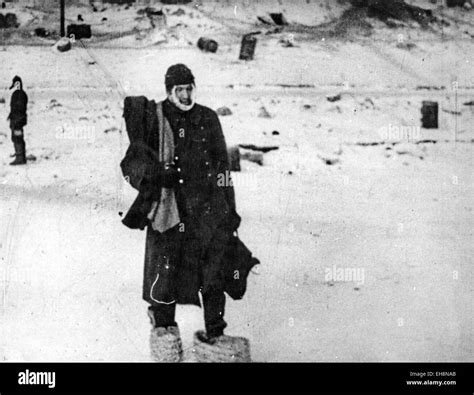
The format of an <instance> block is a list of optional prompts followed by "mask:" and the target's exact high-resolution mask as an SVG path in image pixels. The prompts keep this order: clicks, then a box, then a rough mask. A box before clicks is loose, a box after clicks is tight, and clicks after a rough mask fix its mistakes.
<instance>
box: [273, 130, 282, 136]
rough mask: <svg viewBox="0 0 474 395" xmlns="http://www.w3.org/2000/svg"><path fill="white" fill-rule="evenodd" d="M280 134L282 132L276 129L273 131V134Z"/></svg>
mask: <svg viewBox="0 0 474 395" xmlns="http://www.w3.org/2000/svg"><path fill="white" fill-rule="evenodd" d="M279 135H280V132H279V131H278V130H274V131H273V132H272V136H279Z"/></svg>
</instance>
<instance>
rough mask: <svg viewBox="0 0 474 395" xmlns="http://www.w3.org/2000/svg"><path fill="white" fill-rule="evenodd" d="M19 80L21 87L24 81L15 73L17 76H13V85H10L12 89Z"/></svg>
mask: <svg viewBox="0 0 474 395" xmlns="http://www.w3.org/2000/svg"><path fill="white" fill-rule="evenodd" d="M17 82H19V83H20V87H21V85H22V81H21V78H20V77H18V76H17V75H15V77H13V81H12V86H10V89H13V88H14V87H15V84H16V83H17Z"/></svg>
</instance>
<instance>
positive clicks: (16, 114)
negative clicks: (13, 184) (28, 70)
mask: <svg viewBox="0 0 474 395" xmlns="http://www.w3.org/2000/svg"><path fill="white" fill-rule="evenodd" d="M10 89H15V90H14V91H13V94H12V97H11V101H10V114H9V115H8V118H7V119H8V120H10V129H11V131H12V141H13V145H14V147H15V160H14V161H13V162H11V163H10V165H24V164H26V148H25V139H24V135H23V127H24V126H25V125H26V121H27V116H26V108H27V106H28V96H27V95H26V93H25V91H24V90H23V83H22V81H21V78H20V77H18V76H15V77H14V78H13V82H12V85H11V86H10Z"/></svg>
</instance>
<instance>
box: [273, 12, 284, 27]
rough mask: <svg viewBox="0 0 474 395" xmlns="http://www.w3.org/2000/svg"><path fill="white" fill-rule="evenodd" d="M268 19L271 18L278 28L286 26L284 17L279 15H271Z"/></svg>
mask: <svg viewBox="0 0 474 395" xmlns="http://www.w3.org/2000/svg"><path fill="white" fill-rule="evenodd" d="M270 18H272V20H273V22H275V24H276V25H278V26H285V25H288V21H287V20H286V18H285V16H284V15H283V14H281V13H271V14H270Z"/></svg>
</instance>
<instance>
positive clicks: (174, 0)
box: [161, 0, 191, 4]
mask: <svg viewBox="0 0 474 395" xmlns="http://www.w3.org/2000/svg"><path fill="white" fill-rule="evenodd" d="M161 3H163V4H188V3H191V0H161Z"/></svg>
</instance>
